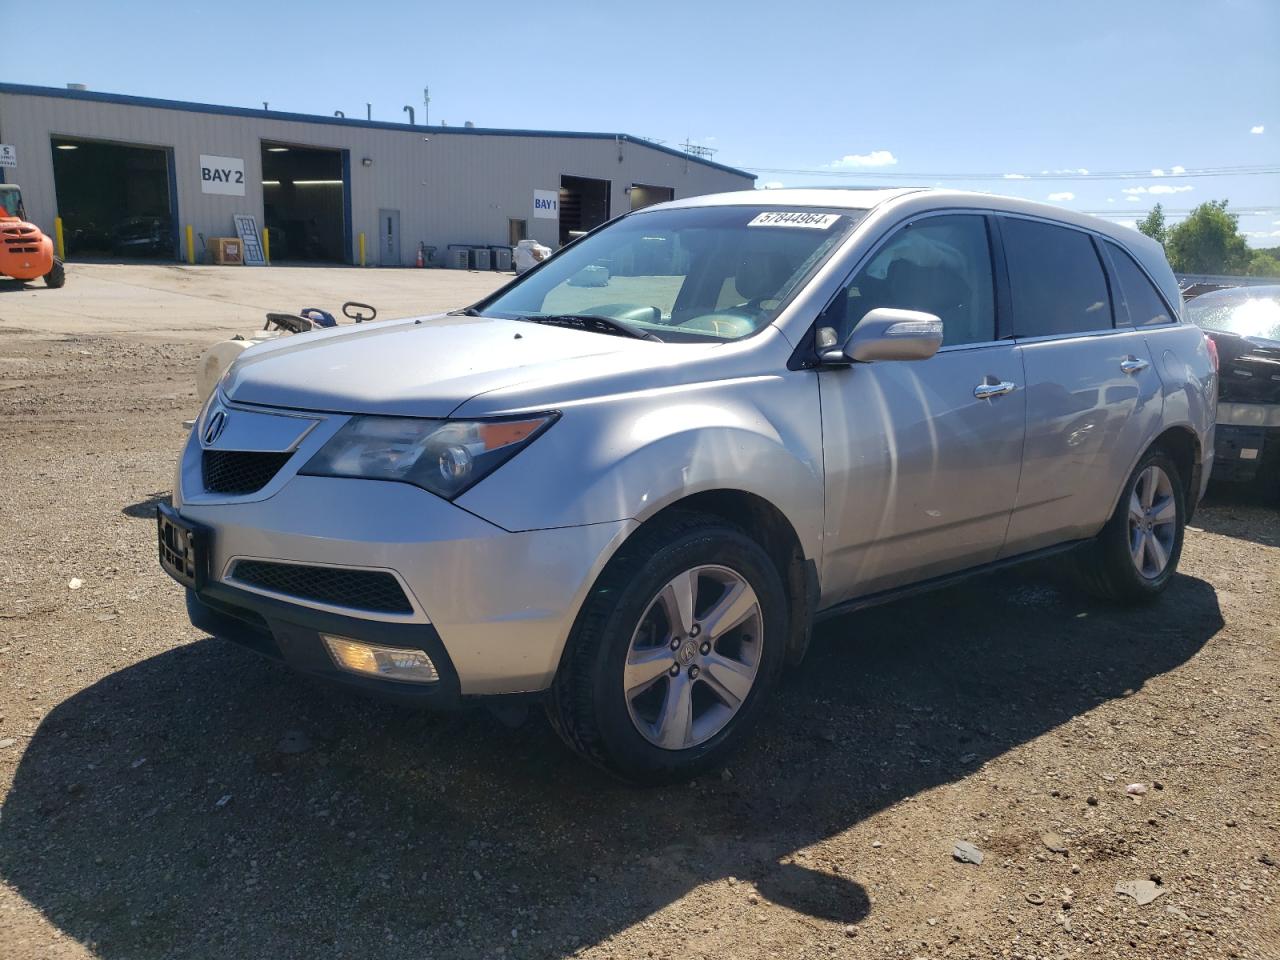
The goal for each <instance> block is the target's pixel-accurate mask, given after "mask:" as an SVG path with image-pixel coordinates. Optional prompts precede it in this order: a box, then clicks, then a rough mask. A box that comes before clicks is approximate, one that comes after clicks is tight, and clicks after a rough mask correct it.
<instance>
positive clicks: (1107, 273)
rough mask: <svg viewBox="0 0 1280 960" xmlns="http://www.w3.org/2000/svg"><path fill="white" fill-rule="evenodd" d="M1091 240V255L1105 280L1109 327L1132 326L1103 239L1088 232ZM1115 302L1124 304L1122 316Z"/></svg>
mask: <svg viewBox="0 0 1280 960" xmlns="http://www.w3.org/2000/svg"><path fill="white" fill-rule="evenodd" d="M1089 239H1090V240H1092V241H1093V255H1094V256H1095V257H1097V258H1098V266H1100V267H1102V276H1103V278H1104V279H1105V280H1106V282H1107V300H1108V302H1109V303H1110V306H1111V329H1112V330H1120V329H1122V328H1128V329H1132V328H1133V318H1132V317H1131V316H1130V315H1129V301H1128V300H1126V299H1125V298H1124V289H1123V288H1122V287H1121V286H1120V281H1119V274H1117V273H1116V271H1115V266H1114V265H1113V264H1112V263H1111V258H1110V257H1109V256H1108V255H1107V251H1106V250H1105V249H1104V245H1105V241H1104V240H1103V239H1102V238H1101V237H1100V236H1098V235H1097V234H1096V233H1091V234H1089ZM1117 304H1123V305H1124V317H1123V318H1121V316H1120V309H1119V307H1117Z"/></svg>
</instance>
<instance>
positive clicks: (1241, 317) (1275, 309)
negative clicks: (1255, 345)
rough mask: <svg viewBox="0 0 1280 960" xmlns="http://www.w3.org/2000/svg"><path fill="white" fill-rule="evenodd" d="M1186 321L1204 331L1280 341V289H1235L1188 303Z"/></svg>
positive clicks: (1270, 287) (1279, 287)
mask: <svg viewBox="0 0 1280 960" xmlns="http://www.w3.org/2000/svg"><path fill="white" fill-rule="evenodd" d="M1185 310H1186V315H1187V318H1188V319H1189V320H1190V321H1191V322H1192V323H1194V324H1196V325H1197V326H1199V327H1202V328H1204V329H1205V330H1220V331H1222V332H1223V333H1234V334H1236V335H1237V336H1241V337H1253V338H1255V339H1263V340H1278V341H1280V286H1260V287H1235V288H1233V289H1231V290H1218V291H1215V292H1213V293H1206V294H1204V295H1203V296H1199V297H1196V298H1195V299H1194V300H1188V301H1187V305H1186V308H1185Z"/></svg>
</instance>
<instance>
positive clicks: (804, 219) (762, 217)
mask: <svg viewBox="0 0 1280 960" xmlns="http://www.w3.org/2000/svg"><path fill="white" fill-rule="evenodd" d="M839 219H840V214H838V213H796V212H794V211H793V212H790V213H788V212H785V211H782V210H775V211H772V212H770V213H761V214H757V215H756V217H755V219H754V220H752V221H751V222H750V223H748V224H747V226H748V227H807V228H808V229H810V230H827V229H829V228H830V227H831V225H832V224H833V223H835V222H836V221H837V220H839Z"/></svg>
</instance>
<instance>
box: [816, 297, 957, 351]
mask: <svg viewBox="0 0 1280 960" xmlns="http://www.w3.org/2000/svg"><path fill="white" fill-rule="evenodd" d="M940 346H942V319H941V318H940V317H937V316H934V315H933V314H932V313H924V312H922V311H920V310H899V309H897V308H896V307H876V308H875V309H874V310H870V311H868V312H867V314H866V316H864V317H863V318H862V319H861V320H859V321H858V325H857V326H856V327H854V328H853V332H852V333H851V334H849V339H848V340H846V341H845V342H844V345H843V346H839V347H835V346H833V347H831V348H829V349H826V350H824V351H822V360H823V362H824V363H832V364H849V363H871V362H873V361H876V360H928V359H929V358H930V357H932V356H933V355H934V354H935V353H937V352H938V348H939V347H940Z"/></svg>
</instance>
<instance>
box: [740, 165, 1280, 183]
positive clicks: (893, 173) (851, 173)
mask: <svg viewBox="0 0 1280 960" xmlns="http://www.w3.org/2000/svg"><path fill="white" fill-rule="evenodd" d="M743 169H745V170H750V171H751V172H752V173H773V174H789V175H791V176H817V177H854V178H858V179H864V178H874V179H884V180H943V181H961V180H996V181H1001V182H1007V183H1017V182H1018V181H1020V180H1055V181H1056V180H1151V179H1157V180H1176V179H1179V178H1182V177H1260V176H1270V175H1273V174H1280V166H1276V165H1273V164H1253V165H1237V166H1218V167H1196V168H1194V169H1182V170H1180V171H1178V172H1177V173H1173V172H1171V171H1170V170H1164V172H1163V173H1159V174H1156V173H1152V172H1151V169H1147V170H1108V171H1100V172H1098V173H1093V172H1088V173H1080V172H1079V171H1078V170H1077V171H1075V172H1072V173H1048V174H1044V173H1034V174H1031V173H1029V174H1021V173H1020V174H1004V173H902V172H900V171H897V170H884V171H878V170H863V169H858V170H839V169H832V168H827V169H821V170H799V169H792V168H787V167H744V168H743Z"/></svg>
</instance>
